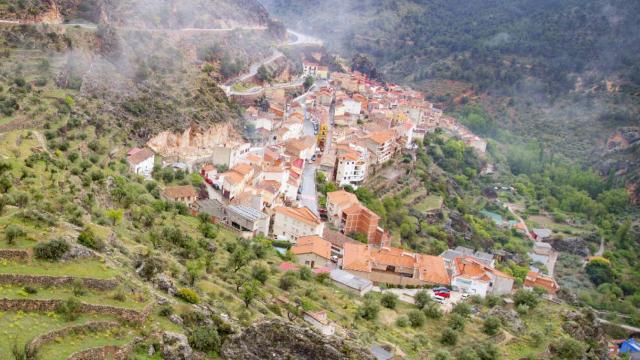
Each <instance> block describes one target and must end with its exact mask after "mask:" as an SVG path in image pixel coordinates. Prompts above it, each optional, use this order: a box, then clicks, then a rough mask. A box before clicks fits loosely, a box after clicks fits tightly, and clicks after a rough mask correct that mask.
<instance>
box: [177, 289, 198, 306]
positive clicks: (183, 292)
mask: <svg viewBox="0 0 640 360" xmlns="http://www.w3.org/2000/svg"><path fill="white" fill-rule="evenodd" d="M176 297H178V298H180V299H182V300H184V301H186V302H188V303H191V304H199V303H200V297H199V296H198V294H196V292H195V291H193V290H191V289H187V288H182V289H180V290H178V292H177V293H176Z"/></svg>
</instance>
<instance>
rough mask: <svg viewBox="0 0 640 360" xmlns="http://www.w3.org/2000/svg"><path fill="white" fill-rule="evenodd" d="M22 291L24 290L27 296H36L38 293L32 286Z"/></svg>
mask: <svg viewBox="0 0 640 360" xmlns="http://www.w3.org/2000/svg"><path fill="white" fill-rule="evenodd" d="M23 289H24V292H26V293H27V294H37V293H38V289H36V288H34V287H33V286H25V287H24V288H23Z"/></svg>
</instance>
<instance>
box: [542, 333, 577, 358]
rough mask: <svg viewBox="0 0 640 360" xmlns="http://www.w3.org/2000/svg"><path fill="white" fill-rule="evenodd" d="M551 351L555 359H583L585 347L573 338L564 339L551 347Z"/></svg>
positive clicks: (558, 340) (556, 341)
mask: <svg viewBox="0 0 640 360" xmlns="http://www.w3.org/2000/svg"><path fill="white" fill-rule="evenodd" d="M549 351H550V352H551V353H552V354H553V355H554V358H555V359H566V360H569V359H581V358H582V355H584V345H583V344H582V343H581V342H579V341H577V340H574V339H572V338H569V337H563V338H560V339H557V340H555V341H553V342H552V343H551V344H550V345H549Z"/></svg>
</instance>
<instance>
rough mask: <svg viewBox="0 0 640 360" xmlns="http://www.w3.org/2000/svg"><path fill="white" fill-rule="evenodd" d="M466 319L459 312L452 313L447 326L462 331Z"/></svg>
mask: <svg viewBox="0 0 640 360" xmlns="http://www.w3.org/2000/svg"><path fill="white" fill-rule="evenodd" d="M466 322H467V321H466V319H465V318H464V316H462V315H460V314H452V315H451V317H450V318H449V327H451V328H452V329H453V330H456V331H464V326H465V324H466Z"/></svg>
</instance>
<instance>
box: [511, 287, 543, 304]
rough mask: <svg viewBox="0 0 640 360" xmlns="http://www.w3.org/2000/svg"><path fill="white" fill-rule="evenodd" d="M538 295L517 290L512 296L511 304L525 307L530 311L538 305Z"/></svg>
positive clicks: (528, 291)
mask: <svg viewBox="0 0 640 360" xmlns="http://www.w3.org/2000/svg"><path fill="white" fill-rule="evenodd" d="M539 300H540V299H539V297H538V294H536V293H535V292H533V291H530V290H525V289H519V290H518V291H516V293H515V294H514V295H513V302H514V303H515V304H516V306H517V305H527V306H528V307H529V308H530V309H533V308H535V307H536V305H538V301H539Z"/></svg>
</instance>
